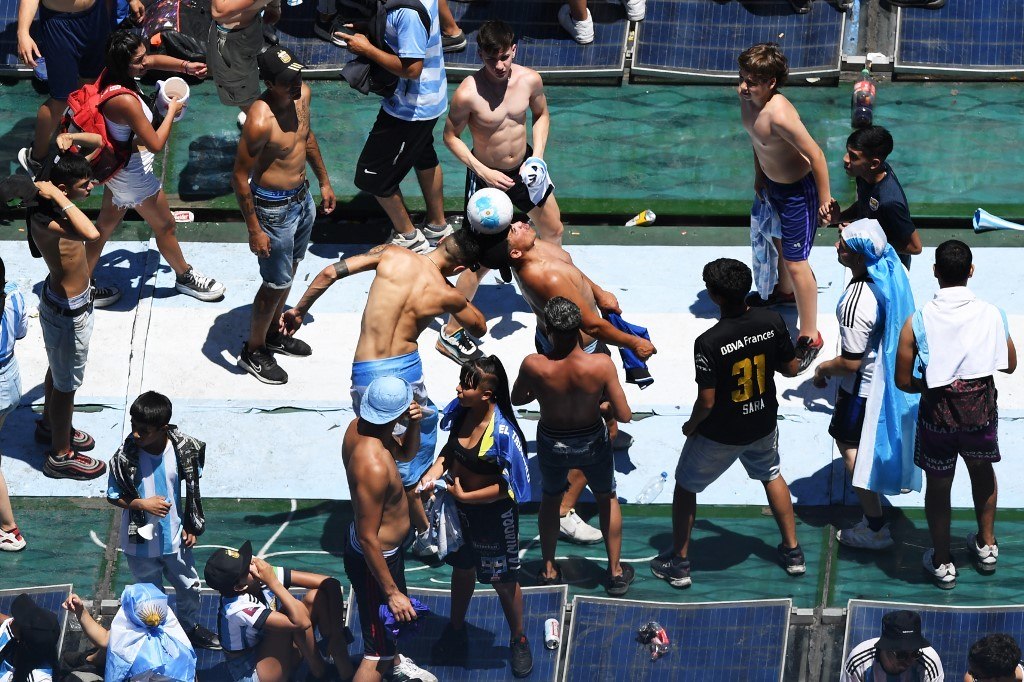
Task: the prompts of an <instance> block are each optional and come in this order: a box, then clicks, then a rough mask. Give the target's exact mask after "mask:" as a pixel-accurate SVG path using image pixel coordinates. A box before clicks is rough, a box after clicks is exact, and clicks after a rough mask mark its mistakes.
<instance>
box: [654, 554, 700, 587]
mask: <svg viewBox="0 0 1024 682" xmlns="http://www.w3.org/2000/svg"><path fill="white" fill-rule="evenodd" d="M651 573H653V574H654V577H655V578H661V579H662V580H664V581H665V582H667V583H668V584H669V585H671V586H672V587H678V588H680V589H682V588H686V587H689V586H690V585H692V584H693V581H692V580H691V579H690V560H689V559H681V558H679V557H678V556H677V555H675V554H671V553H669V554H659V555H658V556H656V557H654V558H653V559H651Z"/></svg>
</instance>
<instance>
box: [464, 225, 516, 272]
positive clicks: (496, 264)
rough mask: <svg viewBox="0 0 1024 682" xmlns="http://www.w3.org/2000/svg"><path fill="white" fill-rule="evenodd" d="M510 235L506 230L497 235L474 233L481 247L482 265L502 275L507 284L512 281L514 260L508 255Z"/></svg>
mask: <svg viewBox="0 0 1024 682" xmlns="http://www.w3.org/2000/svg"><path fill="white" fill-rule="evenodd" d="M508 233H509V228H505V229H504V230H502V231H501V232H498V233H497V234H481V233H479V232H472V235H473V237H474V238H475V239H476V241H477V243H478V244H479V245H480V265H482V266H484V267H485V268H490V269H491V270H497V271H498V272H499V273H501V278H502V279H503V280H504V281H506V282H511V281H512V259H511V258H510V257H509V255H508Z"/></svg>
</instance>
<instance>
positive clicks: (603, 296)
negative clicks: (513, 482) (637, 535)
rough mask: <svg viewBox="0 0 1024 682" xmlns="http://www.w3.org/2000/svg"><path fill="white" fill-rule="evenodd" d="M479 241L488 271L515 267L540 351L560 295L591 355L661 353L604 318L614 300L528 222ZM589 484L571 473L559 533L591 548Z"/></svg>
mask: <svg viewBox="0 0 1024 682" xmlns="http://www.w3.org/2000/svg"><path fill="white" fill-rule="evenodd" d="M480 241H481V242H482V244H483V246H484V247H485V248H484V249H483V251H482V252H481V254H480V263H481V264H482V265H484V266H487V267H490V268H511V269H512V272H513V273H514V275H515V278H516V281H517V282H519V289H520V290H521V291H522V292H523V298H525V299H526V302H527V303H529V304H530V307H531V308H532V309H533V312H534V314H536V316H537V333H536V337H535V341H536V345H537V351H538V352H540V353H547V352H549V351H550V350H551V348H552V346H551V342H550V341H549V340H548V336H547V322H546V321H545V317H544V306H545V305H546V304H547V302H548V301H550V300H551V299H553V298H554V297H556V296H562V297H564V298H567V299H568V300H570V301H572V302H573V303H575V304H576V305H577V306H578V307H579V309H580V311H581V314H582V316H583V317H582V323H581V325H580V345H581V346H582V347H583V350H584V351H586V352H587V353H595V352H596V353H604V354H606V355H607V354H608V348H607V346H605V344H608V345H612V346H619V347H621V348H629V349H630V350H632V351H633V352H634V353H636V355H637V357H639V358H640V359H641V360H646V359H648V358H649V357H651V356H652V355H654V354H655V353H656V352H657V350H656V349H655V348H654V344H652V343H651V342H650V341H648V340H646V339H642V338H640V337H637V336H630V335H629V334H626V333H624V332H622V331H619V330H618V329H617V328H616V327H614V326H612V324H611V323H610V322H608V320H606V319H604V318H603V317H602V316H601V313H602V312H608V313H613V312H614V313H621V312H622V311H621V309H620V308H619V302H618V300H617V299H616V298H615V296H614V295H612V294H611V293H609V292H607V291H605V290H604V289H602V288H601V287H599V286H598V285H597V284H595V283H594V282H593V280H591V279H590V278H589V277H587V276H586V275H585V274H584V273H583V272H582V271H581V270H580V269H579V268H577V267H576V265H575V264H574V263H573V262H572V257H571V256H570V255H569V254H568V252H566V251H565V250H564V249H562V248H561V247H558V246H555V245H554V244H549V243H547V242H544V241H541V240H540V239H538V238H537V234H536V233H535V232H534V231H533V230H531V229H530V228H529V226H528V225H526V223H522V222H517V223H513V224H512V225H511V226H510V227H509V229H508V231H507V232H506V233H505V235H504V236H503V237H484V238H481V240H480ZM606 415H607V417H606V421H607V424H608V429H609V433H610V435H611V438H612V440H614V439H615V436H616V433H617V427H616V425H615V419H614V418H613V415H612V414H610V413H609V412H608V410H607V408H606ZM586 485H587V479H586V477H585V476H584V475H583V474H582V472H580V470H578V469H573V470H572V471H570V472H569V489H568V490H567V491H566V493H565V496H564V497H563V498H562V505H561V511H560V514H561V518H562V520H561V533H562V536H563V537H566V538H567V539H569V540H571V541H573V542H579V543H583V544H591V543H595V542H600V541H601V534H600V532H599V531H597V529H595V528H592V527H591V526H588V525H587V524H586V523H584V522H583V520H582V519H581V518H580V517H579V516H578V515H577V514H576V512H575V511H574V510H573V507H574V505H575V504H576V501H577V500H578V499H579V496H580V494H581V493H582V492H583V488H584V487H585V486H586Z"/></svg>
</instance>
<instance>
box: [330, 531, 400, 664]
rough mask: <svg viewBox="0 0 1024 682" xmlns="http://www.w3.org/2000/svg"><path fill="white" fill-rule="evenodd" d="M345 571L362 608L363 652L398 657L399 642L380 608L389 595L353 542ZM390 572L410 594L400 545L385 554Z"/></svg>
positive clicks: (369, 655)
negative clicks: (381, 614) (381, 615)
mask: <svg viewBox="0 0 1024 682" xmlns="http://www.w3.org/2000/svg"><path fill="white" fill-rule="evenodd" d="M344 561H345V573H346V575H348V581H349V582H350V583H352V591H353V592H355V594H356V605H357V606H358V607H359V624H360V626H361V627H362V633H363V655H364V656H366V657H367V658H371V659H384V660H388V659H392V658H394V657H395V652H396V650H397V649H396V642H395V638H394V637H392V636H391V633H390V632H388V631H387V630H385V629H384V623H383V621H381V619H380V607H381V606H383V605H385V604H387V603H388V597H387V595H386V594H384V593H383V592H382V591H381V589H380V584H379V583H378V582H377V579H376V578H374V577H373V573H371V572H370V567H369V566H367V565H366V557H365V556H363V555H362V554H360V553H359V552H357V551H356V550H355V549H354V548H353V547H352V543H351V542H346V543H345V555H344ZM385 561H387V564H388V573H390V574H391V579H392V580H394V581H395V585H397V586H398V589H399V590H400V591H401V592H402V594H407V590H406V587H405V553H404V552H403V551H402V550H401V548H399V550H398V551H397V552H395V553H394V554H393V555H391V556H389V557H385Z"/></svg>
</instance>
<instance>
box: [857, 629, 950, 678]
mask: <svg viewBox="0 0 1024 682" xmlns="http://www.w3.org/2000/svg"><path fill="white" fill-rule="evenodd" d="M878 639H879V638H878V637H875V638H874V639H869V640H866V641H863V642H861V643H860V644H858V645H857V646H855V647H853V651H851V652H850V655H849V657H848V658H847V659H846V662H845V663H843V671H842V673H841V674H840V676H839V682H944V680H945V679H946V675H945V673H943V671H942V661H940V660H939V655H938V654H937V653H935V649H933V648H931V647H928V648H927V649H921V656H920V658H918V659H917V663H916V664H914V665H913V666H911V667H910V668H908V669H907V670H906V671H904V672H902V673H900V674H899V675H890V674H889V673H887V672H885V670H883V669H882V664H881V663H880V662H879V661H878V658H877V657H876V653H877V652H876V650H875V642H877V641H878Z"/></svg>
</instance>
